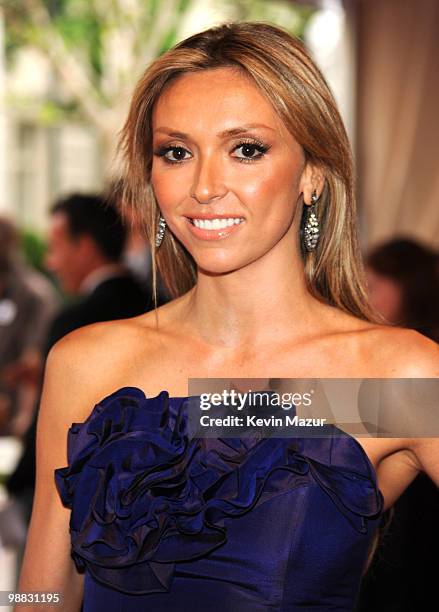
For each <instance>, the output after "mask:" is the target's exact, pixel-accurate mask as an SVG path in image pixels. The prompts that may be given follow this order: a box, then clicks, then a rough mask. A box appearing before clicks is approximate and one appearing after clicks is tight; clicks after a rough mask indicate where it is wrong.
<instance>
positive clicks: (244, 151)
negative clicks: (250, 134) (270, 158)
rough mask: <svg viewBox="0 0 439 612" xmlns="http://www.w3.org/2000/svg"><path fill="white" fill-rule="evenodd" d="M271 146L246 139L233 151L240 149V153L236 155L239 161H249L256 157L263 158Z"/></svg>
mask: <svg viewBox="0 0 439 612" xmlns="http://www.w3.org/2000/svg"><path fill="white" fill-rule="evenodd" d="M268 149H269V147H267V146H266V145H264V144H263V143H262V142H254V141H245V142H240V143H239V144H237V145H236V146H235V147H234V148H233V151H240V155H235V156H234V157H236V158H237V159H238V160H239V161H241V162H242V161H244V162H249V161H252V160H254V159H259V158H261V157H262V156H263V155H264V154H265V153H266V152H267V151H268Z"/></svg>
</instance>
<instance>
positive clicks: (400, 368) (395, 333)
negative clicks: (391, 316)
mask: <svg viewBox="0 0 439 612" xmlns="http://www.w3.org/2000/svg"><path fill="white" fill-rule="evenodd" d="M365 347H366V349H367V350H368V351H373V352H374V354H375V356H376V360H377V363H378V367H379V368H380V372H381V374H380V376H381V377H394V378H433V377H436V376H439V345H438V344H437V343H436V342H434V341H433V340H430V339H429V338H427V337H426V336H423V335H422V334H420V333H419V332H417V331H415V330H413V329H405V328H402V327H392V326H387V325H382V326H371V327H370V329H369V331H368V334H367V336H366V340H365Z"/></svg>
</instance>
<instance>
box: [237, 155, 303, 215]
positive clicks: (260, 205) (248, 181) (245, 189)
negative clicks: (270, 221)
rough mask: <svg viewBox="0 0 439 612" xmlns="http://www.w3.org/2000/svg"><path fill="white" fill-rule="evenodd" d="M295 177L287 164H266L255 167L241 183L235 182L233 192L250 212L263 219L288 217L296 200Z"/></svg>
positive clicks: (296, 186)
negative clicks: (249, 208)
mask: <svg viewBox="0 0 439 612" xmlns="http://www.w3.org/2000/svg"><path fill="white" fill-rule="evenodd" d="M298 189H299V176H298V173H297V171H296V170H295V168H294V166H292V165H290V164H285V163H283V164H281V165H279V164H270V165H268V164H267V165H265V166H261V168H260V169H258V168H255V171H254V172H253V173H252V175H251V176H246V177H245V180H243V177H242V176H241V177H240V180H237V181H236V190H235V191H236V193H238V194H239V197H240V199H241V201H242V202H243V203H245V204H246V205H248V206H249V207H251V206H252V204H254V207H252V209H251V210H252V213H253V214H254V215H257V216H263V217H264V218H265V219H267V218H270V217H271V218H276V219H279V220H280V219H284V218H285V217H286V216H288V217H290V216H291V215H292V213H293V210H294V204H295V202H296V200H297V197H298Z"/></svg>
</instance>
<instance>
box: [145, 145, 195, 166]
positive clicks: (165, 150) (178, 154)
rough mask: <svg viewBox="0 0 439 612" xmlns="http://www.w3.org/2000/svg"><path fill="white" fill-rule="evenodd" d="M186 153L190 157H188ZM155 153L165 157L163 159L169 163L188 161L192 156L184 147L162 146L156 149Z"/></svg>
mask: <svg viewBox="0 0 439 612" xmlns="http://www.w3.org/2000/svg"><path fill="white" fill-rule="evenodd" d="M186 153H187V154H188V155H189V157H186ZM154 155H157V157H163V159H164V160H165V161H166V162H167V163H169V164H179V163H181V162H183V161H186V160H187V159H189V158H190V157H191V154H190V153H189V151H188V150H187V149H185V148H184V147H170V146H167V147H161V148H159V149H158V150H157V151H154Z"/></svg>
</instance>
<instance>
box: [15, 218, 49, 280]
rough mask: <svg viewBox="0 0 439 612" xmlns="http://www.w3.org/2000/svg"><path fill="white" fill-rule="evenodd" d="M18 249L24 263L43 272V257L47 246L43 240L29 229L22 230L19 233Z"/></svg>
mask: <svg viewBox="0 0 439 612" xmlns="http://www.w3.org/2000/svg"><path fill="white" fill-rule="evenodd" d="M20 247H21V252H22V253H23V256H24V259H25V261H26V263H28V264H29V265H30V266H32V267H33V268H36V269H37V270H40V271H41V272H45V268H44V256H45V253H46V250H47V244H46V241H45V240H44V238H43V237H42V236H41V235H40V234H39V233H37V232H35V231H34V230H33V229H31V228H23V229H22V230H21V233H20Z"/></svg>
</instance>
